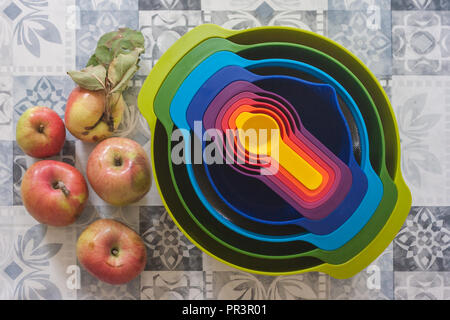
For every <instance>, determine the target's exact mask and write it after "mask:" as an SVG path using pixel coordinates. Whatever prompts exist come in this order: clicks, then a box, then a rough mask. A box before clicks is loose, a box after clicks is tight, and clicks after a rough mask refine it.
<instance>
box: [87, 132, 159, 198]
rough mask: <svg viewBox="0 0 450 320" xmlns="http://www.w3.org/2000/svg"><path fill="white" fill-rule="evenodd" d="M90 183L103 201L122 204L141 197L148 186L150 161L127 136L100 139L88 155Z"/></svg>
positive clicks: (149, 181)
mask: <svg viewBox="0 0 450 320" xmlns="http://www.w3.org/2000/svg"><path fill="white" fill-rule="evenodd" d="M86 173H87V177H88V180H89V183H90V184H91V186H92V188H93V189H94V191H95V192H96V193H97V194H98V195H99V196H100V198H102V199H103V200H105V201H106V202H108V203H110V204H112V205H116V206H125V205H128V204H130V203H133V202H136V201H138V200H140V199H141V198H142V197H144V195H145V194H146V193H147V192H148V191H149V190H150V185H151V173H150V162H149V159H148V156H147V153H146V152H145V150H144V149H143V148H142V147H141V146H140V145H139V144H138V143H137V142H135V141H133V140H130V139H127V138H109V139H106V140H104V141H102V142H100V143H99V144H98V145H97V146H96V147H95V149H94V150H93V151H92V153H91V154H90V156H89V159H88V162H87V169H86Z"/></svg>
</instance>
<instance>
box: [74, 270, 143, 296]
mask: <svg viewBox="0 0 450 320" xmlns="http://www.w3.org/2000/svg"><path fill="white" fill-rule="evenodd" d="M80 279H81V285H80V289H79V290H77V291H78V292H77V299H78V300H139V299H140V295H139V284H140V276H138V277H136V278H135V279H133V280H131V281H130V282H128V283H126V284H122V285H111V284H109V283H106V282H102V281H100V280H98V279H97V278H95V277H93V276H92V275H91V274H89V273H88V272H87V271H86V270H84V269H83V268H82V269H81V276H80Z"/></svg>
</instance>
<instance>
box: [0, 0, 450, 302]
mask: <svg viewBox="0 0 450 320" xmlns="http://www.w3.org/2000/svg"><path fill="white" fill-rule="evenodd" d="M203 23H216V24H219V25H221V26H223V27H226V28H231V29H243V28H249V27H256V26H262V25H285V26H291V27H297V28H302V29H306V30H311V31H314V32H317V33H319V34H323V35H325V36H328V37H330V38H332V39H334V40H335V41H337V42H339V43H340V44H342V45H344V46H345V47H347V48H348V49H349V50H351V51H352V52H353V53H355V54H356V55H357V56H358V57H359V58H360V59H361V60H362V61H363V62H364V63H365V64H367V65H368V66H369V68H370V69H371V70H372V71H373V72H374V73H375V75H376V76H377V77H378V79H379V80H380V83H381V84H382V86H383V87H384V88H385V90H386V92H387V94H388V96H389V97H390V99H391V101H392V105H393V108H394V111H395V113H396V116H397V120H398V126H399V130H400V137H401V152H402V161H401V166H402V169H403V172H404V174H405V179H406V181H407V183H408V185H409V186H410V187H411V190H412V193H413V205H414V207H413V208H412V209H411V213H410V215H409V216H408V219H407V220H406V222H405V224H404V226H403V227H402V229H401V230H400V232H399V234H398V235H397V237H396V238H395V240H394V241H393V243H392V244H391V245H390V246H389V247H388V248H387V249H386V250H385V251H384V253H383V254H382V255H381V256H380V257H379V258H378V259H377V260H376V261H374V262H373V263H372V264H371V265H370V266H368V267H367V268H366V269H365V270H363V271H362V272H360V273H359V274H358V275H356V276H355V277H353V278H351V279H346V280H338V279H333V278H331V277H329V276H327V275H325V274H322V273H310V274H301V275H292V276H282V277H269V276H260V275H254V274H250V273H245V272H242V271H239V270H236V269H233V268H231V267H229V266H227V265H225V264H223V263H221V262H219V261H217V260H215V259H213V258H211V257H210V256H208V255H207V254H205V253H202V252H201V251H200V250H199V249H198V248H196V247H195V246H194V244H192V243H191V242H190V241H189V240H188V238H186V236H184V235H183V234H182V232H181V231H180V230H179V229H178V227H177V226H176V225H175V223H174V222H173V221H172V220H171V218H170V216H169V214H168V213H167V212H166V210H165V209H164V207H163V206H162V201H161V199H160V197H159V195H158V192H157V190H156V186H155V184H154V183H153V184H152V188H151V191H150V193H149V194H148V195H147V196H146V197H145V198H144V199H142V200H141V201H140V202H138V203H136V204H133V205H131V206H128V207H125V208H115V207H112V206H110V205H108V204H106V203H105V202H104V201H103V200H102V199H100V198H99V197H98V196H97V195H96V194H95V192H94V191H93V190H92V189H90V199H89V203H88V205H87V207H86V209H85V211H84V213H83V215H82V216H81V217H80V219H79V220H78V221H77V222H76V223H75V224H74V225H72V226H70V227H67V228H53V227H47V226H44V225H40V224H38V223H37V222H36V221H35V220H34V219H33V218H32V217H31V216H30V215H29V214H28V213H27V212H26V210H25V208H24V207H23V204H22V200H21V197H20V184H21V181H22V177H23V174H24V173H25V171H26V169H27V168H28V167H29V166H30V165H32V164H33V163H34V162H35V161H36V160H35V159H32V158H30V157H28V156H26V155H25V154H24V153H23V152H22V151H21V150H20V148H19V147H18V145H17V143H16V142H15V141H14V140H15V139H14V137H15V126H16V123H17V120H18V118H19V117H20V115H21V114H22V113H23V112H24V111H25V110H27V109H28V108H30V107H32V106H34V105H44V106H47V107H50V108H52V109H53V110H55V111H56V112H57V113H58V114H59V115H60V116H61V117H63V116H64V110H65V104H66V100H67V97H68V96H69V94H70V92H71V90H72V89H73V88H74V87H75V85H74V84H73V82H72V81H71V80H70V78H69V77H68V76H67V75H66V72H67V71H68V70H72V69H74V68H82V67H84V66H85V64H86V62H87V60H88V59H89V56H90V55H91V54H92V51H93V49H94V48H95V45H96V42H97V40H98V38H99V36H100V35H102V34H103V33H106V32H108V31H112V30H114V29H117V28H119V27H130V28H134V29H139V30H141V31H142V33H143V34H144V36H145V40H146V53H145V54H144V55H143V57H142V59H141V69H140V71H139V74H138V75H137V76H136V77H135V78H134V80H133V83H132V86H131V88H129V90H128V91H127V92H126V93H125V100H126V101H127V103H128V104H129V105H130V106H135V104H136V97H137V94H138V92H139V89H140V88H141V86H142V83H143V81H144V80H145V76H146V75H147V74H148V73H149V72H150V70H151V69H152V67H153V66H154V65H155V63H157V61H158V59H159V58H160V57H161V55H162V54H163V53H164V52H165V51H166V50H167V49H168V48H169V47H170V46H171V45H172V44H173V43H174V42H175V41H176V40H177V39H179V38H180V37H181V36H182V35H183V34H185V33H186V32H188V31H189V30H191V29H192V28H194V27H195V26H197V25H200V24H203ZM449 48H450V1H442V0H345V1H341V0H239V1H237V0H221V1H216V0H62V1H61V0H46V1H39V2H36V1H22V0H2V1H0V299H143V300H144V299H152V300H158V299H198V300H202V299H245V300H250V299H255V300H258V299H282V300H286V299H450V260H449V257H450V248H449V246H450V148H449V145H450V144H449V142H450V141H449V140H450V131H449V130H450V123H449V119H450V114H449V112H450V105H449V104H450V52H449ZM129 137H130V138H132V139H134V140H136V141H137V142H139V143H140V144H141V145H142V146H143V147H144V149H145V150H147V152H150V138H151V132H150V130H149V128H148V125H147V123H146V122H145V120H144V119H143V117H139V118H138V119H136V125H135V130H134V131H133V132H131V133H130V135H129ZM92 149H93V145H90V144H85V143H82V142H80V141H78V140H77V139H75V138H74V137H72V136H71V135H70V134H68V136H67V142H66V144H65V146H64V148H63V150H62V152H61V153H60V154H59V155H57V156H55V157H54V159H57V160H61V161H64V162H67V163H69V164H71V165H74V166H76V167H77V168H78V169H80V170H81V172H82V173H83V174H85V167H86V161H87V157H88V155H89V153H90V152H91V151H92ZM99 218H114V219H117V220H119V221H121V222H123V223H125V224H127V225H128V226H130V227H131V228H133V229H134V230H135V231H137V232H139V234H140V235H141V236H142V238H143V240H144V242H145V245H146V249H147V257H148V259H147V265H146V267H145V271H144V272H143V273H142V274H141V275H140V276H139V277H138V278H136V279H134V280H133V281H131V282H130V283H128V284H126V285H122V286H111V285H108V284H105V283H102V282H100V281H98V280H97V279H95V278H94V277H93V276H91V275H90V274H89V273H88V272H86V270H84V269H83V268H82V267H81V266H80V264H79V262H78V261H77V259H76V255H75V244H76V239H77V237H78V236H79V235H80V234H81V232H82V231H83V230H84V229H85V228H86V227H87V226H88V225H89V224H90V223H92V222H93V221H95V220H96V219H99Z"/></svg>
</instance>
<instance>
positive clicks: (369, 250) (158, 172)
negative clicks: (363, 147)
mask: <svg viewBox="0 0 450 320" xmlns="http://www.w3.org/2000/svg"><path fill="white" fill-rule="evenodd" d="M209 38H226V39H228V40H230V41H232V42H234V43H236V44H242V45H247V44H258V43H263V42H273V41H277V42H287V43H297V44H301V45H303V46H306V47H310V48H313V49H316V50H318V51H321V52H323V53H325V54H327V55H329V56H331V57H333V58H334V59H336V60H337V61H338V62H339V63H341V64H342V65H343V66H345V67H346V68H347V69H349V70H350V71H351V72H352V73H353V74H354V75H355V76H356V77H357V78H358V79H359V81H360V82H361V83H362V84H363V85H364V87H365V88H366V90H367V91H368V93H369V94H370V97H371V98H372V100H373V102H374V103H375V106H376V108H377V111H378V114H379V116H380V118H381V122H382V125H383V132H384V135H385V137H386V141H389V143H388V144H386V163H385V165H386V168H387V170H388V172H389V175H390V177H391V178H392V180H393V181H394V183H395V186H396V187H397V190H398V199H397V203H396V204H395V208H394V210H393V211H392V214H391V215H390V217H389V218H388V220H387V222H386V224H385V225H384V227H383V228H382V229H381V230H380V231H379V232H378V234H377V235H376V236H375V238H374V239H373V240H372V241H371V242H370V243H369V244H368V245H367V246H366V247H365V248H364V249H363V250H361V252H359V253H358V254H357V255H355V256H353V257H352V258H351V259H349V260H348V261H345V262H343V263H340V264H320V265H318V266H313V265H315V264H317V261H314V259H311V261H310V264H311V265H312V266H313V267H310V268H308V267H305V268H303V269H301V270H295V263H293V266H292V268H293V269H291V268H285V269H280V268H277V266H276V262H274V261H273V260H267V259H263V260H262V261H260V260H261V259H260V258H258V257H250V258H255V259H256V260H255V261H253V260H252V261H250V262H249V263H247V264H246V267H243V266H241V265H239V263H230V260H231V261H235V259H232V257H230V255H231V254H232V253H230V252H228V251H227V250H225V249H224V247H223V245H222V244H217V243H214V241H215V240H213V239H211V241H210V242H211V243H208V242H205V241H203V243H202V245H200V244H199V243H198V241H196V239H199V238H198V237H199V234H200V237H203V238H204V237H205V236H204V235H201V233H202V232H204V230H201V229H199V228H198V225H195V226H194V224H195V223H193V222H192V220H189V219H188V217H184V216H183V214H181V213H182V212H184V213H185V212H186V211H185V207H183V203H181V202H180V200H179V199H175V198H176V197H177V196H176V192H173V191H175V190H174V186H173V184H172V181H171V175H173V173H171V172H170V170H168V168H159V167H158V162H157V161H156V162H155V156H157V157H159V156H161V157H164V159H163V160H164V161H168V159H167V153H166V155H164V154H160V153H159V152H158V153H156V152H154V151H155V150H158V151H159V150H161V149H163V150H165V149H167V148H168V146H167V140H170V139H167V140H165V141H161V140H163V139H154V137H155V136H156V134H155V132H157V131H161V130H162V131H164V129H163V127H162V125H161V123H158V122H157V118H156V116H155V113H154V103H155V101H154V99H155V97H156V95H157V93H158V91H159V89H160V87H161V85H162V84H163V82H164V81H165V79H166V77H167V75H168V74H169V72H170V71H171V70H172V68H173V67H174V66H175V65H176V64H177V63H178V62H179V61H180V59H182V58H183V57H184V56H185V55H186V54H187V53H188V52H189V51H190V50H191V49H192V48H194V47H196V46H197V45H198V44H200V43H201V42H203V41H204V40H206V39H209ZM325 71H326V70H325ZM138 105H139V108H140V110H141V113H142V114H143V115H144V117H145V118H146V120H147V121H148V123H149V126H150V129H151V130H152V133H153V134H152V155H151V156H152V162H153V170H154V172H155V181H156V184H157V187H158V190H159V192H160V194H161V196H162V200H163V202H164V205H165V206H166V208H167V209H168V212H169V213H170V214H171V216H172V217H173V218H174V221H175V223H176V224H177V225H178V226H179V227H180V229H181V230H182V231H183V232H184V233H185V235H186V236H187V237H188V238H189V239H190V240H191V241H192V242H193V243H195V244H196V245H197V246H198V247H200V248H201V249H202V250H203V251H205V252H206V253H207V254H209V255H211V256H213V257H215V258H217V259H218V260H221V261H222V262H224V263H227V264H229V265H231V266H233V267H236V268H239V269H243V270H246V271H250V272H256V273H261V274H270V275H280V274H291V273H299V272H308V271H322V272H326V273H328V274H330V275H331V276H333V277H336V278H347V277H350V276H352V275H354V274H356V273H357V272H359V271H361V270H362V269H364V268H365V267H366V266H367V265H369V264H370V263H371V262H372V261H373V260H374V259H375V258H376V257H377V256H379V255H380V254H381V253H382V252H383V250H384V249H385V248H386V247H387V246H388V245H389V243H390V242H391V241H392V240H393V238H394V237H395V235H396V234H397V232H398V231H399V230H400V228H401V226H402V224H403V222H404V220H405V219H406V216H407V214H408V212H409V209H410V205H411V195H410V192H409V190H408V188H407V186H406V185H405V183H404V181H403V178H402V176H401V172H400V166H399V163H400V145H399V137H398V130H397V124H396V120H395V117H394V114H393V111H392V107H391V106H390V103H389V100H388V98H387V96H386V94H385V92H384V90H383V89H382V87H381V86H380V85H379V83H378V81H377V79H376V78H375V77H374V76H373V75H372V73H371V72H370V71H369V70H368V69H367V68H366V67H365V66H364V65H363V64H362V62H361V61H360V60H358V58H356V57H355V56H354V55H353V54H352V53H350V52H349V51H347V50H346V49H345V48H343V47H342V46H340V45H338V44H336V43H334V42H333V41H331V40H329V39H327V38H325V37H322V36H320V35H317V34H314V33H312V32H308V31H304V30H299V29H294V28H285V27H261V28H254V29H247V30H243V31H231V30H225V29H223V28H220V27H218V26H215V25H202V26H199V27H197V28H195V29H194V30H192V31H190V32H189V33H187V34H186V35H185V36H183V37H182V38H181V39H180V40H178V41H177V42H176V43H175V44H174V45H173V46H172V47H171V48H170V49H169V50H168V51H167V52H166V53H165V54H164V55H163V56H162V57H161V59H160V60H159V61H158V63H157V64H156V65H155V67H154V68H153V70H152V72H151V73H150V75H149V76H148V78H147V80H146V82H145V83H144V86H143V88H142V89H141V92H140V95H139V99H138ZM162 133H163V134H165V135H166V136H165V138H167V137H168V135H167V134H170V133H169V132H162ZM161 144H166V145H165V146H162V145H161ZM171 184H172V185H171ZM162 190H164V192H162ZM165 197H168V199H167V200H169V201H166V198H165ZM177 213H178V215H177ZM175 216H176V217H175ZM184 228H186V229H188V230H189V232H186V230H185V229H184ZM196 228H197V229H196ZM193 230H196V231H195V232H194V231H193ZM194 233H195V234H194ZM226 249H228V248H226ZM219 253H220V254H219ZM242 253H243V254H248V253H246V252H242ZM216 255H218V256H220V257H218V256H216ZM250 258H249V259H250ZM258 259H259V260H258ZM266 260H267V261H266ZM338 260H339V259H338ZM247 266H250V267H247ZM266 270H270V271H266ZM284 270H289V271H284Z"/></svg>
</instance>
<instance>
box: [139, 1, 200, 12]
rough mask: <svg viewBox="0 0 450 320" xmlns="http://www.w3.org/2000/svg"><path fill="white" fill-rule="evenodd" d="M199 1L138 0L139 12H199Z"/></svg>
mask: <svg viewBox="0 0 450 320" xmlns="http://www.w3.org/2000/svg"><path fill="white" fill-rule="evenodd" d="M200 5H201V3H200V0H139V10H200V9H201V8H200Z"/></svg>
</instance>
